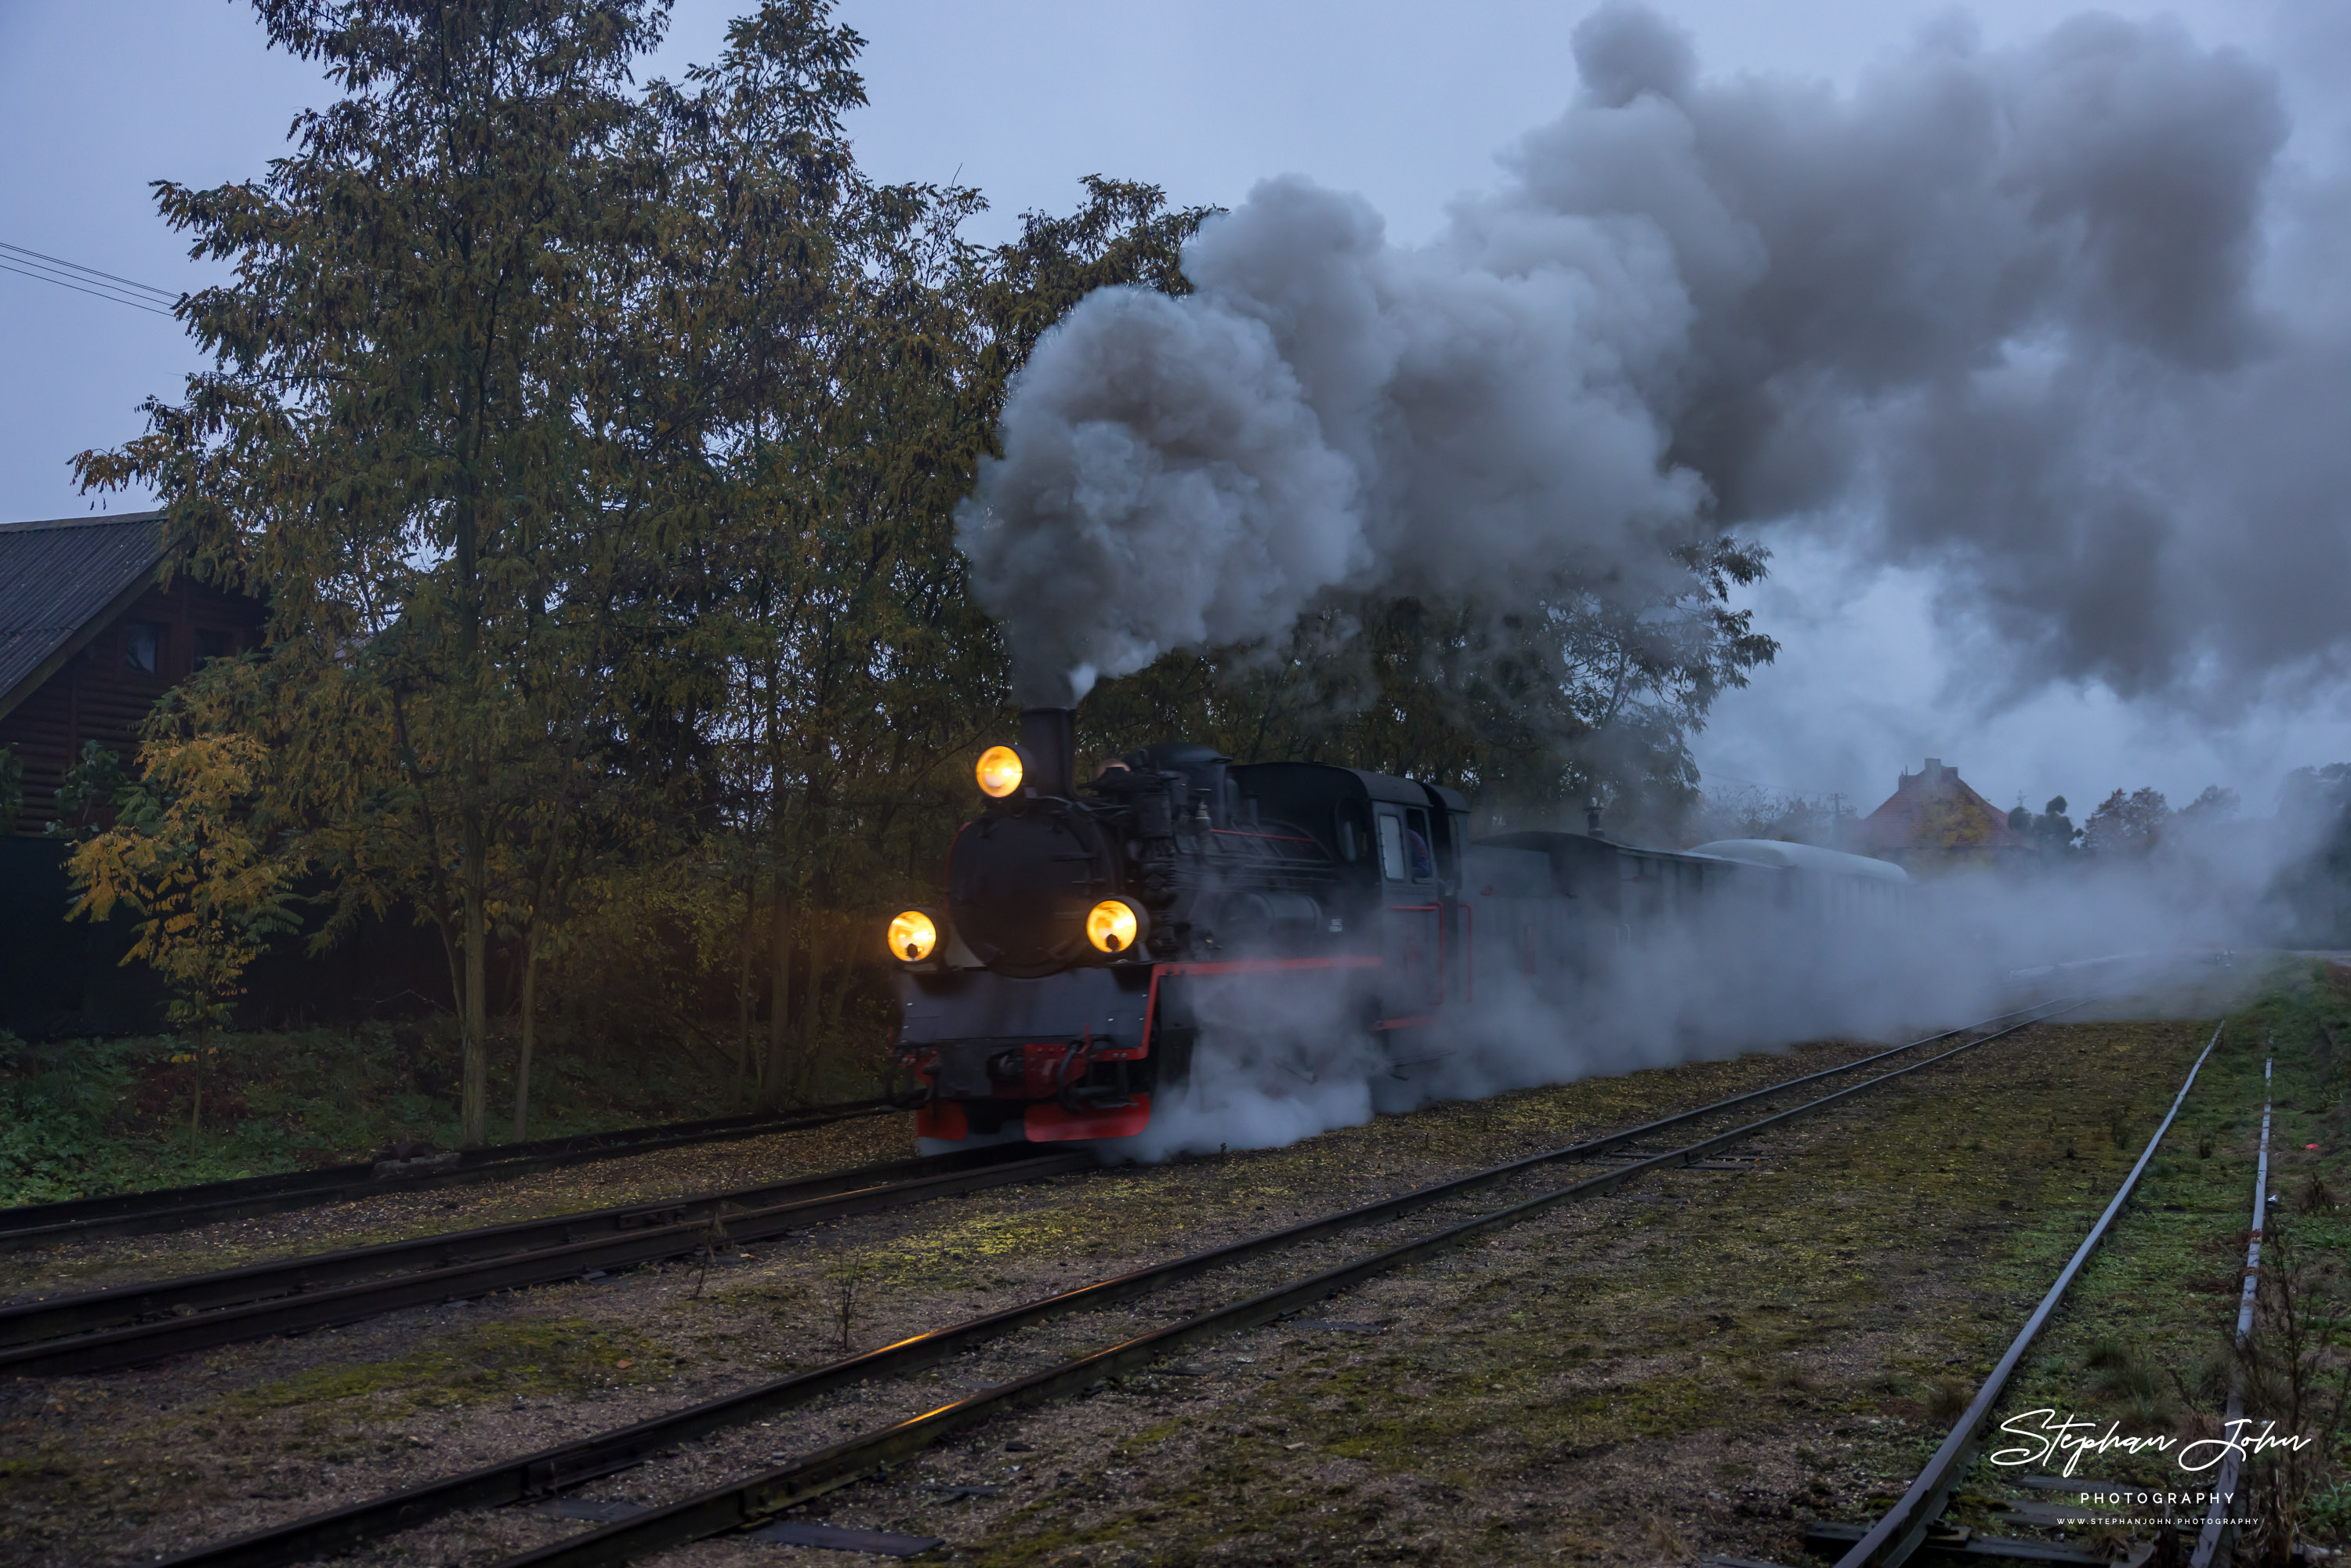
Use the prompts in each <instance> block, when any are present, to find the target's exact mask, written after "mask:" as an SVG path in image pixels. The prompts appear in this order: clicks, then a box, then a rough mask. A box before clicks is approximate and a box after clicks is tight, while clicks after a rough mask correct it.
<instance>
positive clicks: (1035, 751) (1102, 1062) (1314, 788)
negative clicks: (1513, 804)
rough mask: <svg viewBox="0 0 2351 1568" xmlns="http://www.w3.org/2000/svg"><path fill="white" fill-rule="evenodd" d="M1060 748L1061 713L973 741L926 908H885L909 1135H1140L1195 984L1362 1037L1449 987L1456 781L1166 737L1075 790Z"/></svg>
mask: <svg viewBox="0 0 2351 1568" xmlns="http://www.w3.org/2000/svg"><path fill="white" fill-rule="evenodd" d="M1075 750H1076V748H1075V732H1074V727H1073V725H1072V721H1071V713H1070V710H1068V709H1066V708H1032V709H1029V711H1028V712H1026V713H1024V714H1023V715H1022V716H1021V730H1020V740H1019V744H1018V745H1017V746H1001V747H990V748H988V750H987V752H986V753H984V754H983V755H982V757H981V758H980V760H979V765H978V768H977V776H978V782H979V786H980V789H981V790H982V792H983V793H984V794H986V795H987V796H988V797H989V800H990V803H989V805H988V807H987V810H985V811H983V812H982V813H981V814H980V815H979V816H978V817H977V818H975V819H974V820H972V821H969V822H967V823H965V824H964V826H963V828H962V829H961V830H960V831H958V832H957V833H956V840H955V844H954V847H953V848H952V850H951V851H950V852H949V854H948V861H947V875H946V901H945V904H944V906H943V907H940V908H935V909H916V910H908V911H906V912H904V913H903V914H901V915H898V916H897V917H896V918H895V919H894V920H893V921H892V922H891V925H890V933H889V941H890V948H891V953H892V956H893V957H894V958H896V959H897V960H898V962H899V964H900V965H901V967H903V968H904V971H905V983H904V1017H903V1019H902V1024H901V1030H900V1036H899V1052H898V1061H899V1064H900V1066H901V1068H902V1069H903V1070H904V1071H906V1072H907V1073H909V1074H911V1075H912V1076H913V1078H914V1081H915V1082H917V1083H918V1084H919V1085H920V1090H921V1094H922V1103H921V1107H920V1112H919V1114H918V1117H917V1130H918V1131H919V1132H920V1133H921V1134H922V1135H924V1136H925V1137H927V1138H932V1139H937V1140H946V1141H960V1140H964V1139H967V1138H989V1137H1008V1136H1017V1137H1027V1138H1029V1139H1032V1140H1053V1139H1070V1138H1117V1137H1128V1136H1132V1135H1134V1134H1137V1133H1140V1132H1141V1131H1143V1129H1144V1126H1145V1125H1147V1124H1148V1123H1149V1120H1150V1117H1151V1106H1152V1101H1153V1098H1154V1096H1155V1095H1164V1094H1165V1093H1166V1092H1169V1091H1170V1090H1172V1089H1173V1088H1175V1086H1176V1085H1178V1084H1180V1083H1181V1082H1183V1081H1184V1080H1185V1078H1186V1075H1187V1073H1188V1072H1189V1071H1190V1068H1191V1057H1192V1048H1193V1044H1194V1041H1195V1039H1196V1036H1197V1033H1198V1031H1199V1029H1200V1027H1201V1019H1202V1016H1203V1012H1204V1009H1205V1008H1207V1005H1208V1004H1209V1003H1210V1001H1211V997H1210V992H1211V991H1212V990H1214V991H1215V992H1216V993H1217V995H1216V997H1215V998H1214V999H1215V1000H1216V1002H1217V1006H1218V1007H1219V1009H1221V1010H1220V1011H1219V1012H1218V1018H1219V1020H1220V1023H1229V1022H1231V1021H1232V1017H1233V1013H1234V1011H1235V1008H1236V1005H1238V1009H1240V1010H1241V1011H1242V1012H1243V1013H1246V1011H1247V1010H1248V1009H1249V1007H1251V1006H1253V1005H1256V1001H1257V1000H1261V1001H1262V1002H1263V1004H1264V1005H1266V1006H1267V1007H1268V1008H1269V1009H1271V1008H1273V1007H1274V1006H1276V1004H1277V1003H1278V1002H1279V1000H1280V998H1281V995H1282V994H1283V993H1294V992H1296V991H1297V990H1298V989H1299V988H1314V989H1316V991H1317V994H1318V995H1319V997H1320V998H1321V1001H1320V1004H1319V1006H1320V1010H1321V1011H1322V1013H1323V1014H1324V1015H1326V1016H1327V1015H1330V1014H1332V1012H1333V1011H1334V1010H1335V1014H1336V1021H1337V1022H1339V1023H1340V1024H1341V1025H1342V1026H1343V1027H1347V1028H1351V1029H1353V1028H1360V1029H1361V1030H1365V1031H1368V1032H1370V1033H1371V1034H1372V1035H1374V1036H1381V1035H1384V1034H1385V1033H1387V1032H1388V1031H1393V1030H1400V1029H1409V1028H1411V1027H1413V1026H1414V1025H1416V1024H1419V1023H1423V1022H1426V1020H1427V1019H1429V1018H1430V1017H1432V1016H1433V1015H1434V1013H1435V1011H1436V1009H1437V1008H1438V1007H1440V1006H1442V1005H1443V1004H1444V1003H1445V1002H1446V1001H1447V998H1449V997H1450V998H1458V997H1461V996H1463V995H1464V994H1466V989H1467V987H1468V983H1469V976H1468V954H1467V949H1466V947H1465V946H1464V944H1463V942H1462V941H1461V939H1460V937H1461V933H1460V931H1459V921H1460V912H1459V904H1458V880H1459V857H1460V848H1461V843H1462V834H1463V830H1464V824H1465V822H1466V814H1465V806H1464V802H1463V801H1462V800H1461V798H1460V797H1459V796H1458V795H1456V794H1454V793H1453V792H1452V791H1450V790H1447V789H1439V788H1437V787H1434V786H1427V785H1421V784H1416V783H1414V782H1412V781H1410V780H1408V779H1395V778H1390V777H1387V776H1385V775H1382V774H1374V773H1363V772H1358V771H1356V770H1354V769H1352V768H1331V767H1323V766H1320V765H1316V764H1307V763H1263V764H1256V765H1252V766H1247V767H1234V766H1232V765H1231V763H1230V762H1229V760H1228V758H1224V757H1221V756H1219V755H1217V753H1216V752H1214V751H1212V750H1210V749H1209V748H1208V747H1203V746H1194V745H1188V744H1185V743H1182V742H1167V743H1163V744H1161V745H1157V746H1152V747H1144V749H1142V750H1140V751H1135V752H1132V753H1129V754H1128V755H1127V756H1125V757H1123V758H1119V759H1118V760H1116V761H1114V762H1112V763H1108V764H1106V765H1105V766H1104V767H1103V768H1102V769H1101V770H1100V771H1099V772H1097V773H1096V775H1095V776H1094V777H1093V778H1092V779H1090V780H1087V781H1085V782H1083V783H1081V782H1080V781H1079V780H1078V779H1077V777H1076V773H1077V768H1076V755H1075ZM1236 987H1238V988H1239V989H1238V992H1237V991H1236V989H1235V988H1236ZM1251 987H1257V988H1260V989H1258V990H1256V991H1251V990H1250V989H1249V988H1251ZM1237 995H1238V998H1239V1000H1238V1004H1236V1002H1235V997H1236V996H1237ZM1253 998H1254V999H1253ZM1243 1021H1244V1022H1245V1021H1246V1020H1245V1019H1244V1020H1243Z"/></svg>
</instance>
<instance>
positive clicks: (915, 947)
mask: <svg viewBox="0 0 2351 1568" xmlns="http://www.w3.org/2000/svg"><path fill="white" fill-rule="evenodd" d="M938 946H939V923H938V922H937V921H935V920H934V919H932V918H931V916H930V915H929V914H928V913H927V912H926V911H924V910H920V909H909V910H907V911H905V912H904V914H902V915H898V916H897V917H896V918H895V919H893V920H892V921H891V922H890V956H892V957H893V958H897V959H900V960H902V961H904V962H905V963H909V964H919V963H921V962H922V961H923V960H924V959H925V958H927V957H929V956H931V955H932V954H933V953H935V952H936V951H938Z"/></svg>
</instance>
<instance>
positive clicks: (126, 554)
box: [0, 512, 166, 714]
mask: <svg viewBox="0 0 2351 1568" xmlns="http://www.w3.org/2000/svg"><path fill="white" fill-rule="evenodd" d="M162 517H163V514H162V513H161V512H114V513H101V514H100V515H99V516H97V517H58V518H55V519H53V520H50V521H47V522H32V523H0V714H5V713H6V712H7V711H8V710H9V709H11V708H13V707H15V706H16V704H17V703H18V702H20V701H22V700H23V699H24V698H25V697H26V696H28V695H31V693H32V690H33V688H34V687H36V686H37V685H40V684H41V682H42V681H44V680H46V679H47V678H48V676H49V675H50V674H54V673H55V672H56V670H57V666H58V665H59V664H63V663H64V662H65V660H66V659H68V658H70V657H71V656H72V655H73V654H74V653H76V652H78V650H79V649H80V647H81V645H82V644H83V643H87V642H88V641H89V637H91V636H94V635H96V634H97V633H98V632H99V631H100V630H102V629H103V628H104V627H105V625H106V624H107V622H110V621H111V620H112V619H113V618H114V617H115V616H116V615H119V614H120V613H121V612H122V611H123V610H124V609H126V608H127V607H128V606H129V605H130V603H131V601H132V600H134V599H136V598H138V597H139V594H140V592H141V590H143V589H144V588H145V587H146V586H147V585H148V584H149V583H150V582H152V581H153V580H154V578H155V569H156V567H157V566H158V565H160V564H162V559H163V552H164V549H165V548H166V547H165V545H164V541H163V530H162Z"/></svg>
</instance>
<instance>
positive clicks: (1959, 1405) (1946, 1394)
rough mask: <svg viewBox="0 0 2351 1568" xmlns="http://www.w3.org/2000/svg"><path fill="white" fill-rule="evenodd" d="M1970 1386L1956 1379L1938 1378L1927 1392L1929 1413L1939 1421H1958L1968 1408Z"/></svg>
mask: <svg viewBox="0 0 2351 1568" xmlns="http://www.w3.org/2000/svg"><path fill="white" fill-rule="evenodd" d="M1969 1398H1970V1395H1969V1393H1968V1385H1966V1384H1964V1383H1962V1382H1960V1381H1959V1379H1958V1378H1956V1377H1938V1378H1937V1379H1935V1381H1934V1384H1933V1385H1932V1386H1930V1387H1929V1388H1928V1390H1927V1413H1928V1415H1930V1416H1934V1417H1935V1419H1936V1420H1938V1421H1956V1420H1958V1419H1959V1416H1961V1415H1962V1414H1964V1413H1965V1412H1966V1410H1967V1407H1968V1400H1969Z"/></svg>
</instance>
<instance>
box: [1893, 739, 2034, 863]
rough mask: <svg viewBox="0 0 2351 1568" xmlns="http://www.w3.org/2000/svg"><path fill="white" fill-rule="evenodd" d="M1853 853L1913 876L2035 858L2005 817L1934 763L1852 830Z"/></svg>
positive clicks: (1903, 781)
mask: <svg viewBox="0 0 2351 1568" xmlns="http://www.w3.org/2000/svg"><path fill="white" fill-rule="evenodd" d="M1853 847H1854V848H1855V850H1856V851H1858V852H1860V853H1862V854H1865V855H1875V856H1876V857H1877V858H1878V859H1879V860H1888V861H1892V862H1895V863H1896V865H1899V866H1901V867H1903V868H1904V869H1905V870H1907V871H1908V872H1910V873H1912V874H1913V875H1932V874H1934V873H1937V872H1943V871H1955V870H1958V869H1960V868H1962V867H1981V868H1987V869H1989V868H1991V867H1996V866H2003V865H2013V864H2017V863H2019V862H2024V861H2027V860H2029V859H2031V858H2032V853H2033V847H2032V840H2030V839H2028V838H2026V837H2025V836H2024V834H2022V833H2021V832H2019V831H2016V830H2015V829H2014V828H2011V827H2010V826H2009V825H2008V814H2007V813H2006V812H2004V811H2002V810H2000V809H1999V808H1998V807H1996V806H1994V805H1993V804H1992V803H1991V801H1989V800H1985V799H1984V798H1983V797H1982V796H1980V795H1979V794H1977V793H1976V792H1975V791H1974V790H1973V789H1969V788H1968V786H1967V783H1966V781H1965V780H1963V779H1960V777H1959V769H1958V768H1947V767H1945V766H1944V765H1943V761H1942V758H1938V757H1929V758H1927V766H1926V767H1925V768H1923V769H1921V770H1920V771H1918V772H1917V773H1904V774H1900V775H1898V776H1897V780H1896V784H1895V786H1894V793H1893V794H1892V795H1891V796H1890V797H1888V798H1887V800H1886V803H1885V804H1884V805H1882V806H1880V807H1878V808H1877V810H1875V811H1872V812H1871V813H1870V814H1869V815H1868V816H1866V817H1864V818H1863V819H1862V820H1861V821H1859V822H1858V823H1856V824H1855V828H1854V842H1853Z"/></svg>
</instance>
